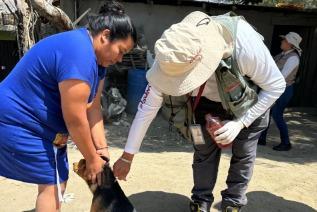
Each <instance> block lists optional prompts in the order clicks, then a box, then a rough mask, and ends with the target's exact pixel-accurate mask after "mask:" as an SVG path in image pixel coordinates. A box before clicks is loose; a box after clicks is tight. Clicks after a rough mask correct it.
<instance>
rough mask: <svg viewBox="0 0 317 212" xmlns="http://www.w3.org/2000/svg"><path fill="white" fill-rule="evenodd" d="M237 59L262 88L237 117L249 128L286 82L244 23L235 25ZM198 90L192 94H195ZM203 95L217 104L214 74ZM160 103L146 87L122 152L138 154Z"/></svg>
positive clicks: (153, 90)
mask: <svg viewBox="0 0 317 212" xmlns="http://www.w3.org/2000/svg"><path fill="white" fill-rule="evenodd" d="M236 58H237V62H238V65H239V69H240V71H241V72H242V73H243V74H244V75H246V76H248V77H250V79H251V80H252V81H253V82H254V83H255V84H256V85H258V86H259V87H260V88H261V91H260V92H259V94H258V102H257V103H256V104H255V105H254V106H252V107H251V108H250V109H249V110H248V111H247V112H246V114H245V115H244V116H243V117H241V118H240V120H241V121H242V122H243V124H244V125H245V126H246V127H248V126H250V125H251V124H252V122H253V121H255V120H256V119H257V118H258V117H259V116H261V115H262V114H263V113H264V112H265V111H266V110H267V109H269V108H270V107H271V105H272V104H273V103H274V102H275V100H276V99H277V98H278V97H279V96H280V95H281V94H282V93H283V92H284V89H285V80H284V77H283V75H282V74H281V72H280V70H279V69H278V67H277V66H276V64H275V62H274V60H273V58H272V57H271V55H270V52H269V50H268V49H267V48H266V46H265V45H264V43H263V41H262V38H261V37H260V35H259V34H258V33H257V32H256V31H255V30H254V29H253V28H252V27H251V26H250V25H249V24H248V23H247V22H245V21H243V20H240V21H239V22H238V29H237V41H236ZM198 89H199V88H197V89H196V90H195V91H194V93H195V94H197V90H198ZM202 96H204V97H206V98H208V99H210V100H212V101H217V102H220V97H219V94H218V88H217V83H216V81H215V75H212V76H211V77H210V78H209V79H208V80H207V83H206V87H205V89H204V91H203V94H202ZM162 102H163V94H162V93H161V92H160V91H158V90H157V89H156V88H154V87H153V86H151V85H148V87H147V88H146V91H145V94H144V95H143V97H142V100H141V102H140V104H139V108H138V112H137V114H136V116H135V118H134V120H133V123H132V126H131V128H130V132H129V136H128V140H127V143H126V146H125V151H126V152H128V153H130V154H135V153H137V152H138V151H139V149H140V146H141V143H142V140H143V138H144V136H145V133H146V131H147V129H148V127H149V125H150V124H151V122H152V120H153V119H154V117H155V116H156V114H157V112H158V111H159V109H160V107H161V106H162Z"/></svg>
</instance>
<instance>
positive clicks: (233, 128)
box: [214, 120, 244, 145]
mask: <svg viewBox="0 0 317 212" xmlns="http://www.w3.org/2000/svg"><path fill="white" fill-rule="evenodd" d="M243 128H244V124H243V123H242V122H241V121H240V120H233V121H228V122H227V123H226V124H225V125H224V126H223V127H221V128H220V129H218V130H217V131H216V132H215V133H214V134H215V135H216V137H215V141H216V142H217V143H219V144H222V145H227V144H230V143H231V142H232V141H233V140H234V139H235V138H236V137H237V135H238V134H239V133H240V131H241V130H242V129H243Z"/></svg>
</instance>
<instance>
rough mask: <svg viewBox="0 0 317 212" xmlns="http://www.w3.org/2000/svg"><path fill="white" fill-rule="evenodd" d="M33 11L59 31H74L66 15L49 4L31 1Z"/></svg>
mask: <svg viewBox="0 0 317 212" xmlns="http://www.w3.org/2000/svg"><path fill="white" fill-rule="evenodd" d="M31 1H32V4H33V7H34V9H35V10H36V11H37V12H38V13H39V15H41V16H43V17H45V18H46V19H47V20H49V22H51V23H52V24H54V25H55V26H57V27H58V28H59V29H61V30H71V29H74V26H73V23H72V21H71V20H70V18H69V17H68V16H67V14H66V13H65V12H64V11H62V10H61V9H59V8H58V7H54V6H53V5H51V4H49V3H48V2H46V1H45V0H31Z"/></svg>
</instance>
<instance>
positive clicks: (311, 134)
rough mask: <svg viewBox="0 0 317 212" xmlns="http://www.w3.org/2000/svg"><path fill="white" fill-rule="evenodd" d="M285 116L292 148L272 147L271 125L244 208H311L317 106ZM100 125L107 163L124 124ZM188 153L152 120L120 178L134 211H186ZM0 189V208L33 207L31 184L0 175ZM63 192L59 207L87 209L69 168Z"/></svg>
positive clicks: (9, 211) (292, 211) (316, 185)
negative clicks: (106, 144)
mask: <svg viewBox="0 0 317 212" xmlns="http://www.w3.org/2000/svg"><path fill="white" fill-rule="evenodd" d="M286 118H287V121H288V125H289V128H290V135H291V140H292V142H293V149H292V150H291V151H289V152H276V151H273V150H272V146H273V145H275V144H277V143H278V142H279V137H278V134H277V130H276V128H275V125H274V124H272V127H271V128H270V133H269V135H270V136H269V138H268V144H267V146H259V148H258V157H257V160H256V165H255V168H254V174H253V178H252V180H251V183H250V185H249V189H248V191H247V196H248V201H249V203H248V205H247V206H246V207H244V210H243V211H244V212H312V211H317V110H316V109H304V110H303V109H301V110H299V109H293V110H290V111H289V112H288V113H287V114H286ZM130 120H131V117H130ZM106 128H107V130H108V133H107V134H108V135H107V136H108V140H109V144H110V146H111V148H110V153H111V161H112V163H113V162H114V161H115V160H116V159H117V158H118V157H119V156H120V154H121V152H122V148H123V146H124V143H125V141H126V137H127V134H128V129H129V128H128V127H124V126H114V125H109V126H106ZM192 152H193V150H192V146H191V144H189V143H187V142H186V141H184V140H182V139H181V138H180V137H179V136H178V135H177V134H176V133H173V132H169V131H168V125H167V122H166V121H165V120H163V119H162V117H161V116H158V117H157V118H156V119H155V122H154V123H153V124H152V125H151V128H150V130H149V132H148V134H147V136H146V139H145V141H144V142H143V146H142V148H141V152H140V153H139V154H138V155H136V157H135V160H134V162H133V166H132V170H131V172H130V175H129V176H128V180H127V181H126V182H120V184H121V187H122V188H123V190H124V191H125V193H126V195H127V196H128V197H129V199H130V200H131V201H132V202H133V204H134V205H135V207H136V209H137V211H138V212H185V211H188V203H189V200H190V191H191V188H192V184H193V180H192V171H191V163H192ZM230 155H231V153H230V150H226V151H224V152H223V154H222V158H221V162H220V166H219V167H220V168H219V173H218V180H217V184H216V187H215V189H214V195H215V202H214V205H213V208H212V211H217V210H218V208H219V203H220V201H221V196H220V191H221V190H222V189H224V188H225V187H226V185H225V180H226V176H227V171H228V167H229V162H230ZM80 158H81V154H80V153H79V151H78V150H76V149H74V148H72V147H69V162H70V164H72V163H73V162H75V161H78V160H79V159H80ZM0 192H1V195H0V212H21V211H23V212H27V211H34V203H35V199H36V193H37V187H36V186H35V185H31V184H23V183H20V182H17V181H12V180H9V179H5V178H0ZM66 193H73V194H74V199H73V200H72V201H71V202H69V203H67V204H64V205H63V208H62V211H67V212H73V211H76V212H80V211H89V207H90V202H91V194H90V192H89V190H88V187H87V186H86V184H85V183H84V181H82V180H81V179H80V178H79V177H78V176H76V175H75V174H74V173H73V172H72V171H70V178H69V182H68V187H67V190H66Z"/></svg>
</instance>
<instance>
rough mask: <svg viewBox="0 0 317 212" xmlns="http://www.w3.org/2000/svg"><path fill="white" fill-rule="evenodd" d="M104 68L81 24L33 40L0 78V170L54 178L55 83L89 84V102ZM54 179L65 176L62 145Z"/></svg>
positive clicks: (61, 129) (61, 127)
mask: <svg viewBox="0 0 317 212" xmlns="http://www.w3.org/2000/svg"><path fill="white" fill-rule="evenodd" d="M104 76H105V69H104V68H102V67H100V66H98V64H97V60H96V55H95V52H94V49H93V44H92V42H91V39H90V36H89V34H88V31H87V29H85V28H82V29H78V30H73V31H69V32H63V33H59V34H56V35H53V36H50V37H48V38H45V39H43V40H41V41H40V42H38V43H37V44H36V45H34V46H33V47H32V48H31V49H30V50H29V51H28V52H27V53H26V54H25V56H24V57H23V58H22V59H21V60H20V61H19V62H18V64H17V65H16V66H15V68H14V69H13V70H12V71H11V73H10V74H9V75H8V76H7V78H6V79H5V80H4V81H2V82H1V83H0V175H1V176H4V177H7V178H11V179H15V180H19V181H23V182H28V183H36V184H56V182H57V180H56V163H55V155H54V150H53V144H52V143H53V141H54V139H55V138H56V137H57V135H60V134H67V133H68V132H67V128H66V125H65V122H64V119H63V115H62V109H61V102H60V93H59V88H58V83H59V82H62V81H63V80H67V79H78V80H82V81H85V82H87V83H88V84H89V86H90V89H91V93H90V96H89V99H87V103H88V102H91V101H92V100H93V99H94V97H95V95H96V93H97V90H98V85H99V81H100V80H101V79H103V77H104ZM56 161H57V168H58V173H59V177H60V179H59V180H60V182H63V181H65V180H67V179H68V162H67V152H66V147H63V148H60V149H59V150H58V151H57V160H56Z"/></svg>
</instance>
